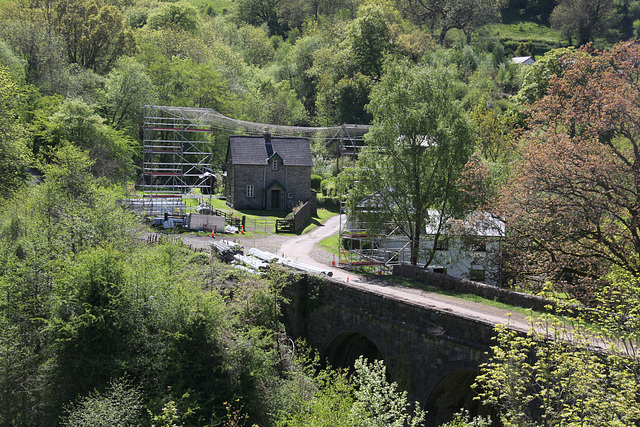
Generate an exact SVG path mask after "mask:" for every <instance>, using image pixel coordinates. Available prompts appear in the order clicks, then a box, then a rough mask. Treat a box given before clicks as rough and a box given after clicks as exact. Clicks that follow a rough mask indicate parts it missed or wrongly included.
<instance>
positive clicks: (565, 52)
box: [514, 47, 582, 107]
mask: <svg viewBox="0 0 640 427" xmlns="http://www.w3.org/2000/svg"><path fill="white" fill-rule="evenodd" d="M581 55H582V54H581V53H580V52H578V51H576V49H575V48H573V47H568V48H559V49H551V50H550V51H548V52H546V53H545V54H544V55H543V56H541V57H539V58H538V59H537V60H536V62H535V64H533V65H531V66H528V67H527V68H525V69H524V73H523V74H524V76H523V79H522V87H521V88H520V90H519V91H518V93H517V94H516V95H515V96H514V101H515V102H516V103H517V104H518V105H520V106H522V107H524V106H525V104H527V103H529V104H531V103H533V102H535V101H537V100H539V99H541V98H542V97H544V96H545V95H546V94H547V89H548V88H549V83H550V82H551V79H552V78H553V77H562V73H563V72H564V69H565V67H566V65H567V62H571V61H573V58H574V57H576V56H581Z"/></svg>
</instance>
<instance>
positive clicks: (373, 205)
mask: <svg viewBox="0 0 640 427" xmlns="http://www.w3.org/2000/svg"><path fill="white" fill-rule="evenodd" d="M453 83H454V78H453V77H452V75H451V73H450V72H449V70H447V69H441V68H432V67H428V66H412V65H411V64H410V63H409V62H408V61H396V62H389V63H387V64H386V66H385V72H384V75H383V77H382V80H381V81H380V83H379V84H377V85H376V86H375V87H374V88H373V90H372V93H371V103H370V104H369V106H368V110H369V111H370V112H371V113H372V114H373V117H374V122H373V127H372V129H371V130H370V131H369V133H368V134H367V136H366V139H367V147H366V148H365V149H364V150H363V151H362V152H361V153H360V155H359V158H358V163H357V166H356V169H355V176H353V177H349V179H350V180H351V179H352V182H354V183H355V184H354V187H353V188H352V190H351V192H350V194H349V203H348V209H349V213H350V214H351V215H356V216H358V215H361V216H362V217H363V218H364V220H365V221H366V222H367V226H368V227H369V228H371V229H372V230H373V231H375V230H376V229H377V230H380V229H382V228H383V227H385V224H386V223H388V222H391V223H393V225H395V226H396V227H398V228H399V229H401V230H403V232H404V233H405V234H406V235H407V237H408V238H409V241H410V243H411V262H412V263H413V264H416V263H417V261H418V258H419V256H420V255H421V254H420V253H419V252H420V239H421V237H422V235H423V234H424V233H425V227H426V226H427V224H431V225H433V226H434V228H435V229H437V230H442V226H443V224H444V223H445V222H446V220H447V219H448V218H450V217H451V216H452V215H453V214H454V213H456V212H457V211H458V210H459V208H460V206H458V204H457V200H458V191H459V189H458V185H457V180H458V177H459V175H460V173H461V170H462V168H463V166H464V164H465V163H466V162H467V160H468V158H469V156H470V154H471V151H472V149H473V145H474V143H473V133H472V131H471V127H470V125H469V123H468V121H467V119H466V117H465V115H464V113H463V111H462V109H461V108H460V106H459V105H458V104H457V103H456V101H455V99H454V97H453V91H454V88H453ZM368 196H371V197H370V199H369V200H370V201H369V202H368V205H369V206H368V208H365V209H360V207H362V204H363V200H365V199H366V198H367V197H368ZM433 210H435V211H437V212H438V214H436V215H433V216H430V214H431V213H432V212H433ZM380 212H383V214H382V215H381V214H380ZM436 243H437V241H436ZM430 256H433V254H430ZM427 259H429V258H427Z"/></svg>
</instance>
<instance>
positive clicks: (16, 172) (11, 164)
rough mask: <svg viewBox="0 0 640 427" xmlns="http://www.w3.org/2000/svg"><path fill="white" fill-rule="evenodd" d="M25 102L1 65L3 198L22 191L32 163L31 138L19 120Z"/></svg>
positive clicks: (0, 192)
mask: <svg viewBox="0 0 640 427" xmlns="http://www.w3.org/2000/svg"><path fill="white" fill-rule="evenodd" d="M22 101H23V100H22V94H21V93H20V89H19V87H18V85H17V84H16V82H15V81H14V80H13V79H12V78H11V76H10V74H9V71H8V69H7V68H5V67H4V66H3V65H1V64H0V198H4V197H7V196H9V195H10V194H12V193H14V192H15V191H17V190H18V189H19V188H20V186H21V184H22V183H23V182H24V180H25V167H26V166H27V165H28V164H29V161H30V152H29V149H28V145H27V144H28V135H27V132H26V129H25V127H24V126H23V125H21V124H20V122H19V120H18V111H19V109H20V104H21V103H22Z"/></svg>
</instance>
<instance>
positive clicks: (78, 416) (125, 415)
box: [62, 379, 144, 427]
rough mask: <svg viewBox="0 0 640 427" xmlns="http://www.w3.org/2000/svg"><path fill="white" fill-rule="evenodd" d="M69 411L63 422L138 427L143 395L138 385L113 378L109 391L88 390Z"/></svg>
mask: <svg viewBox="0 0 640 427" xmlns="http://www.w3.org/2000/svg"><path fill="white" fill-rule="evenodd" d="M68 410H69V414H68V415H67V416H65V417H64V421H63V423H62V425H64V426H68V427H86V426H95V427H98V426H104V427H108V426H116V425H117V426H123V427H124V426H131V427H133V426H139V425H140V423H141V420H142V415H143V413H144V405H143V395H142V392H141V390H140V388H139V387H135V386H132V385H131V384H129V383H128V382H127V381H126V380H124V379H119V380H112V381H110V384H109V389H108V390H106V391H105V392H103V393H99V392H97V391H94V392H92V393H89V394H88V395H86V396H84V397H82V398H80V399H78V401H77V402H76V403H75V404H74V405H73V406H72V407H70V408H69V409H68Z"/></svg>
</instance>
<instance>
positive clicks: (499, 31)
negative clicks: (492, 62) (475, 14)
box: [484, 22, 561, 55]
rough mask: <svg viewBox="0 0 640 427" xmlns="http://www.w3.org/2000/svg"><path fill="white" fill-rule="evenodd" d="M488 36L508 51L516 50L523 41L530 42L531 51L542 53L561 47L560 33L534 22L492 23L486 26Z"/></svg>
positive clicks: (535, 53)
mask: <svg viewBox="0 0 640 427" xmlns="http://www.w3.org/2000/svg"><path fill="white" fill-rule="evenodd" d="M484 29H485V30H486V31H487V33H488V34H487V36H488V37H489V38H491V39H494V40H496V41H499V42H500V43H502V44H503V45H504V47H505V49H506V50H507V51H511V52H513V51H515V50H516V48H517V47H518V45H519V44H520V43H521V42H524V43H526V44H528V45H529V46H530V47H529V49H530V50H531V53H533V54H534V55H541V54H543V53H544V52H546V51H548V50H549V49H555V48H557V47H560V46H561V45H560V33H559V32H558V31H555V30H552V29H550V28H549V27H546V26H544V25H540V24H536V23H534V22H517V23H513V24H492V25H487V26H486V27H485V28H484Z"/></svg>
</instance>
